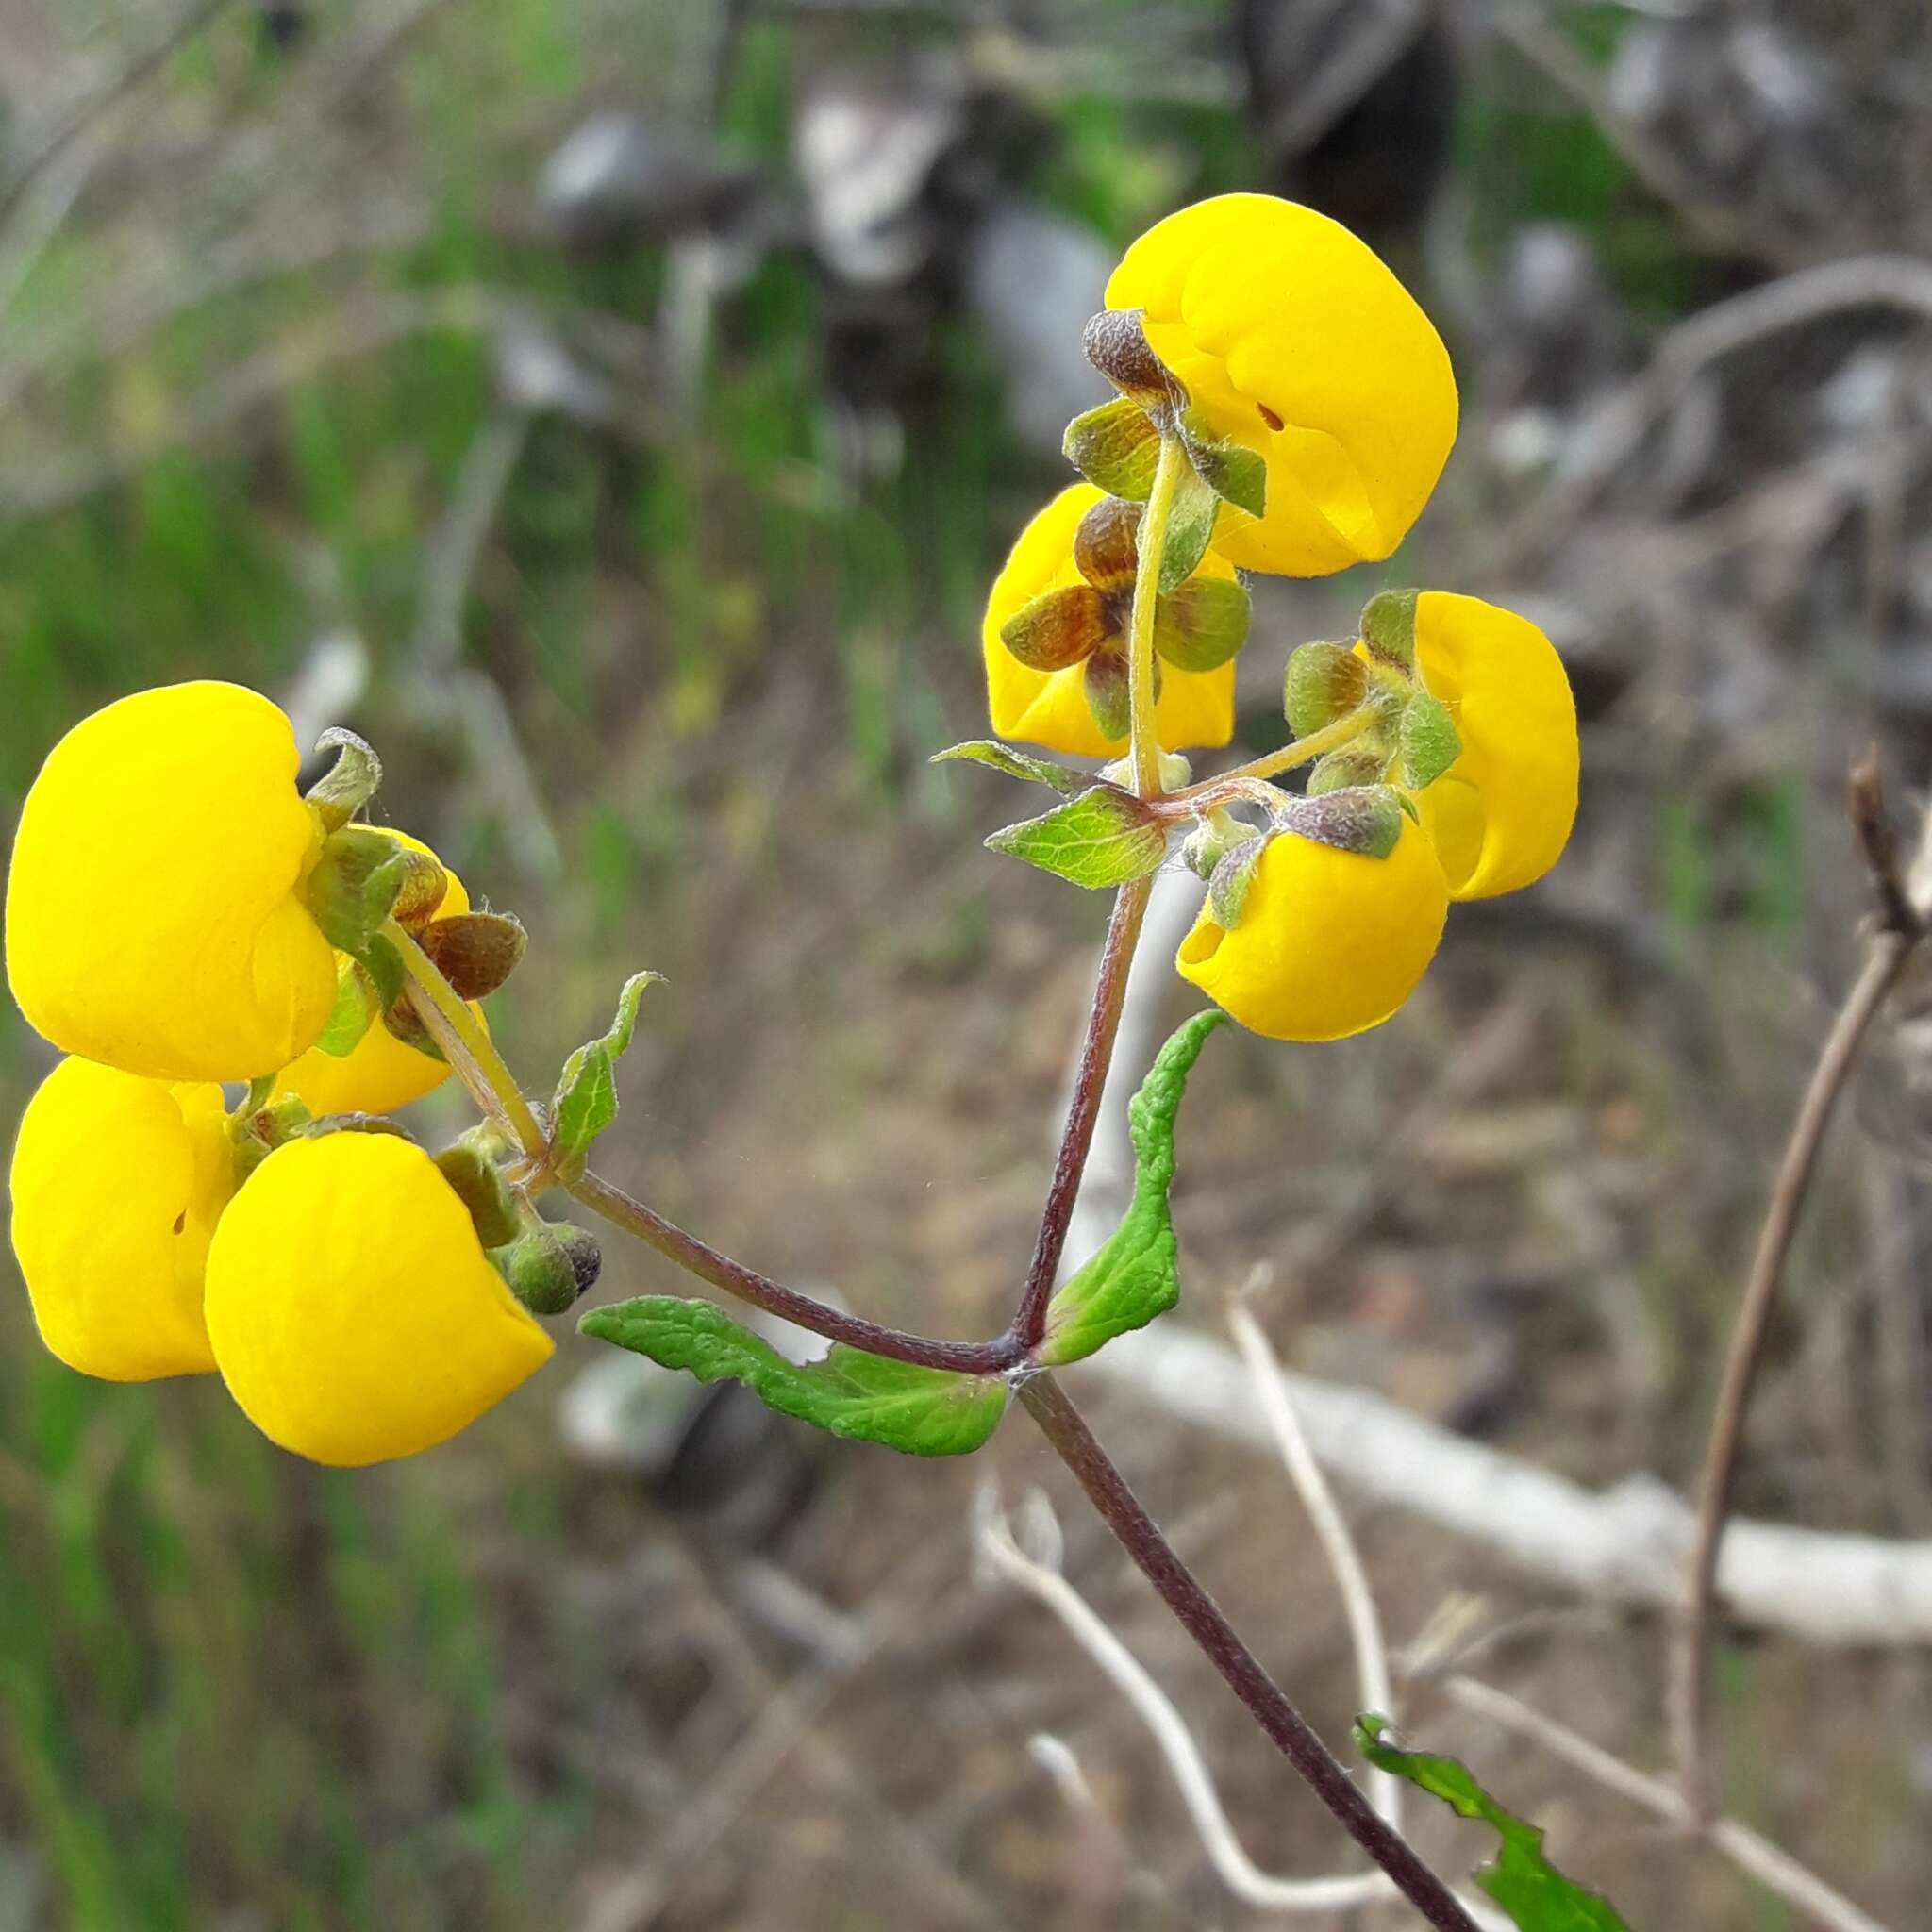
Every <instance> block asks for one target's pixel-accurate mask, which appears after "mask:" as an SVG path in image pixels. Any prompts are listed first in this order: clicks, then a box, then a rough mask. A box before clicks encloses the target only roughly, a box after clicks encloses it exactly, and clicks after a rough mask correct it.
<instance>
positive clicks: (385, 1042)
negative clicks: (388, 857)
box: [275, 830, 489, 1116]
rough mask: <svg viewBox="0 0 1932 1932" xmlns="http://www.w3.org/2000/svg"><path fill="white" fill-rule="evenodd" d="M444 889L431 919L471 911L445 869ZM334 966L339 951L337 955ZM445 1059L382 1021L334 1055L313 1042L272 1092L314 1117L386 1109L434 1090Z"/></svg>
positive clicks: (417, 845)
mask: <svg viewBox="0 0 1932 1932" xmlns="http://www.w3.org/2000/svg"><path fill="white" fill-rule="evenodd" d="M389 836H390V837H391V839H393V840H394V841H396V842H397V844H399V845H407V846H408V848H409V850H410V851H412V852H426V853H428V854H429V857H430V858H435V857H436V855H435V853H433V852H430V851H429V847H428V846H426V845H425V844H424V843H423V841H421V840H420V839H412V838H410V837H409V835H408V833H407V832H397V831H393V830H391V831H390V833H389ZM443 876H444V878H445V879H447V880H448V882H449V884H448V888H447V890H446V891H444V892H443V895H442V900H441V904H440V905H439V906H438V907H437V908H436V909H435V911H434V912H432V913H430V914H429V915H428V917H429V918H430V919H454V918H455V917H456V916H457V915H458V913H462V912H467V911H468V910H469V909H470V895H469V893H468V892H466V891H464V890H463V882H462V880H460V879H459V878H458V877H457V875H456V874H455V873H453V872H450V871H448V870H446V869H445V871H444V873H443ZM336 963H337V967H338V969H340V968H341V963H342V958H341V955H340V954H338V955H337V958H336ZM470 1010H471V1012H473V1013H474V1014H475V1016H476V1023H477V1024H478V1025H480V1026H483V1027H484V1030H485V1031H486V1032H487V1031H488V1030H489V1027H488V1023H487V1022H485V1020H484V1018H483V1008H481V1007H480V1006H478V1005H477V1004H476V1003H475V1001H474V1000H473V1001H472V1002H471V1003H470ZM449 1071H450V1070H449V1063H448V1062H447V1061H446V1060H439V1059H432V1058H430V1057H429V1055H427V1054H426V1053H419V1052H417V1050H416V1049H415V1048H414V1047H413V1046H410V1045H408V1043H407V1042H406V1041H401V1040H398V1039H397V1038H396V1037H395V1035H394V1034H393V1033H391V1031H390V1030H389V1028H388V1027H387V1026H385V1025H384V1024H382V1022H381V1021H380V1020H377V1021H376V1022H375V1024H373V1025H372V1026H371V1027H370V1029H369V1031H368V1032H367V1033H365V1034H364V1035H363V1036H362V1038H361V1039H360V1040H358V1041H357V1042H356V1045H355V1048H354V1050H353V1051H352V1052H350V1053H346V1054H343V1055H341V1057H340V1058H338V1057H337V1056H335V1055H332V1054H325V1053H324V1052H323V1051H322V1049H321V1048H320V1047H315V1046H312V1047H310V1048H309V1049H308V1052H307V1053H305V1054H304V1055H303V1056H302V1058H300V1059H298V1060H296V1061H295V1062H294V1064H293V1065H292V1066H290V1067H287V1068H285V1069H284V1070H283V1073H282V1076H281V1078H280V1079H278V1080H277V1081H276V1082H275V1096H276V1097H277V1098H279V1097H280V1096H282V1095H284V1094H289V1093H293V1094H298V1095H300V1097H301V1098H302V1100H303V1101H304V1102H305V1103H306V1104H307V1106H308V1111H309V1112H310V1113H312V1114H315V1115H317V1116H320V1115H323V1114H329V1113H387V1112H389V1110H390V1109H391V1108H394V1107H407V1106H408V1103H409V1102H410V1101H412V1100H420V1099H422V1097H423V1096H424V1094H425V1093H429V1092H432V1091H434V1090H435V1089H436V1088H438V1087H440V1086H441V1085H442V1083H443V1081H444V1080H446V1079H447V1078H448V1077H449Z"/></svg>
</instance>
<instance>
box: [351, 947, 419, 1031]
mask: <svg viewBox="0 0 1932 1932" xmlns="http://www.w3.org/2000/svg"><path fill="white" fill-rule="evenodd" d="M355 958H356V961H357V963H358V965H359V966H360V967H361V968H362V970H363V972H365V973H366V974H368V975H369V983H370V985H371V986H373V987H374V988H375V1002H376V1005H377V1006H378V1007H380V1008H381V1009H382V1010H383V1011H384V1012H385V1013H390V1012H393V1011H394V1010H395V1008H396V1006H397V1004H398V1002H400V1000H401V999H402V997H403V988H404V987H405V986H406V985H407V984H408V978H409V974H408V969H407V968H406V967H405V966H404V965H403V956H402V955H401V954H400V953H399V952H397V951H396V949H395V947H394V946H393V945H391V943H390V941H388V940H386V939H384V938H383V936H382V935H381V934H380V933H375V934H374V935H373V936H372V937H371V938H370V939H369V941H367V942H366V943H365V944H364V945H363V947H362V949H361V950H360V951H359V952H358V953H357V954H356V955H355Z"/></svg>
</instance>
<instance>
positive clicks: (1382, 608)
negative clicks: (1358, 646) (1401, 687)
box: [1362, 591, 1422, 670]
mask: <svg viewBox="0 0 1932 1932" xmlns="http://www.w3.org/2000/svg"><path fill="white" fill-rule="evenodd" d="M1421 594H1422V593H1421V591H1377V592H1376V594H1375V595H1374V596H1373V597H1371V598H1370V599H1369V601H1368V602H1367V603H1366V604H1364V605H1363V606H1362V637H1363V639H1364V640H1365V641H1366V642H1367V644H1368V646H1369V649H1370V650H1372V651H1373V652H1374V654H1375V655H1376V657H1378V658H1386V659H1387V660H1388V661H1389V662H1390V663H1391V664H1399V665H1401V666H1402V667H1403V669H1404V670H1408V669H1409V668H1411V667H1412V666H1413V665H1414V663H1415V606H1416V599H1417V598H1418V597H1419V596H1420V595H1421Z"/></svg>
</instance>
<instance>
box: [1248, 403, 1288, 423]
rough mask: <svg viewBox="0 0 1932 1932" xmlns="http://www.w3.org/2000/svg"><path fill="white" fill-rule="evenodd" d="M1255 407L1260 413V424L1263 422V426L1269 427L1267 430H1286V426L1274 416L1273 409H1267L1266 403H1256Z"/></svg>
mask: <svg viewBox="0 0 1932 1932" xmlns="http://www.w3.org/2000/svg"><path fill="white" fill-rule="evenodd" d="M1255 407H1256V408H1257V409H1259V410H1260V412H1261V420H1262V422H1264V423H1265V424H1267V425H1268V426H1269V428H1271V429H1286V428H1287V427H1288V425H1287V424H1286V423H1284V422H1283V421H1282V420H1281V418H1280V417H1279V416H1277V415H1276V414H1275V413H1274V410H1273V409H1271V408H1269V407H1268V405H1267V404H1266V403H1257V404H1256V405H1255Z"/></svg>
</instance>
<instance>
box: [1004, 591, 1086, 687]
mask: <svg viewBox="0 0 1932 1932" xmlns="http://www.w3.org/2000/svg"><path fill="white" fill-rule="evenodd" d="M1113 631H1114V627H1113V625H1112V624H1111V622H1110V620H1109V615H1108V607H1107V600H1106V598H1104V597H1103V596H1102V595H1101V594H1100V592H1099V591H1096V590H1095V589H1094V588H1093V586H1092V585H1091V584H1069V585H1067V586H1066V587H1065V589H1063V590H1058V591H1042V592H1041V594H1040V595H1039V596H1038V597H1035V598H1034V599H1033V600H1032V602H1031V603H1029V604H1026V605H1024V606H1023V607H1022V608H1020V609H1019V610H1016V611H1015V612H1014V613H1013V615H1012V616H1011V617H1009V618H1008V619H1007V621H1006V623H1005V624H1003V625H1001V626H1000V642H1001V643H1002V644H1004V645H1005V646H1006V648H1007V650H1008V652H1009V653H1010V654H1011V655H1012V656H1013V657H1014V658H1018V659H1019V661H1020V662H1021V663H1022V664H1024V665H1025V667H1026V668H1027V670H1029V671H1064V670H1065V669H1066V668H1067V666H1068V665H1069V664H1078V663H1079V662H1080V661H1081V660H1082V659H1083V658H1088V657H1090V656H1091V655H1092V653H1093V652H1094V651H1096V650H1098V649H1099V648H1100V646H1101V645H1102V644H1103V643H1105V642H1106V641H1108V638H1109V637H1111V636H1112V635H1113Z"/></svg>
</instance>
